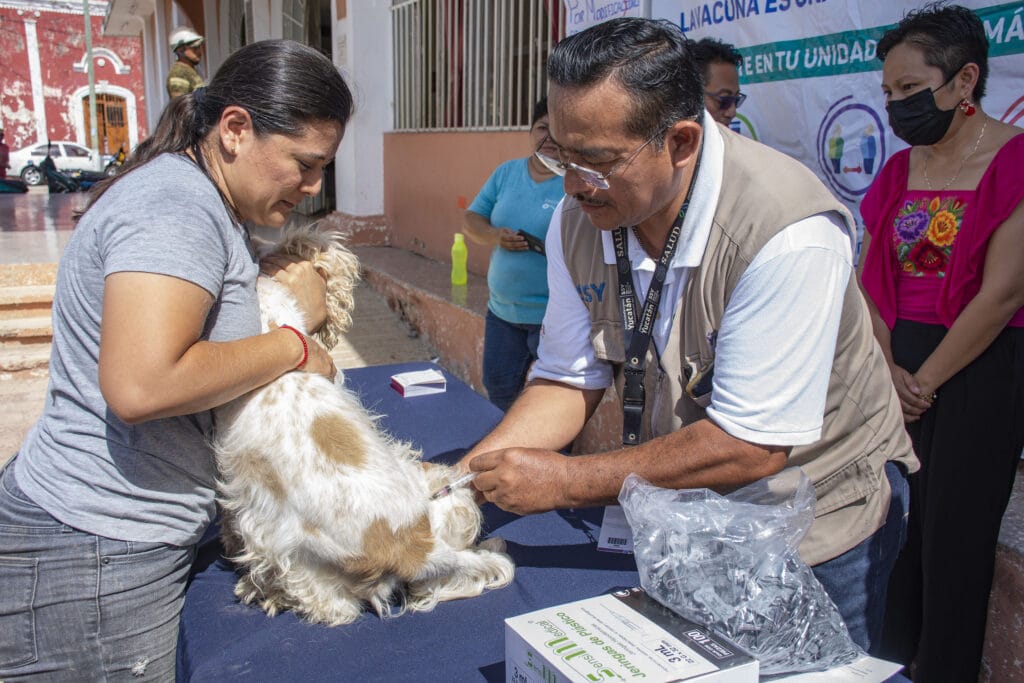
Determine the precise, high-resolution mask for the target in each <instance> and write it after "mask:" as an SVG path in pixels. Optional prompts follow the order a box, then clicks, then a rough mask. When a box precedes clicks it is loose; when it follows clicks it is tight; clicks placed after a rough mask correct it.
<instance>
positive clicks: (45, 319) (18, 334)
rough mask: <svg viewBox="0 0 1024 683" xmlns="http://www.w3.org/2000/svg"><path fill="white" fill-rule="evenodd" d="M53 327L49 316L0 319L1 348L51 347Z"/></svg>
mask: <svg viewBox="0 0 1024 683" xmlns="http://www.w3.org/2000/svg"><path fill="white" fill-rule="evenodd" d="M52 338H53V326H52V325H51V323H50V316H49V315H35V316H30V317H18V318H9V319H0V348H12V347H18V346H25V345H33V344H46V345H47V346H49V343H50V340H51V339H52Z"/></svg>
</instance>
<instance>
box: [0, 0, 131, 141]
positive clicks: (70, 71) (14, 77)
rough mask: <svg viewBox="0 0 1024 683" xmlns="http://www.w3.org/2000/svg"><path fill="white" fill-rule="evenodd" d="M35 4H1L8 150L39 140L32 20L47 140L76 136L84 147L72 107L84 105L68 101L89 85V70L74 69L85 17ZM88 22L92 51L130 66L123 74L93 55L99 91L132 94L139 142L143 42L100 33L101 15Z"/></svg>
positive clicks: (2, 115)
mask: <svg viewBox="0 0 1024 683" xmlns="http://www.w3.org/2000/svg"><path fill="white" fill-rule="evenodd" d="M39 5H40V8H39V9H35V10H31V11H27V10H24V9H14V8H9V7H0V44H2V45H3V53H4V55H3V58H2V59H0V126H2V127H3V129H4V137H5V141H6V142H7V144H8V145H10V147H11V149H12V150H14V149H19V148H21V147H24V146H25V145H29V144H32V143H35V142H38V141H39V140H38V139H37V134H36V133H37V131H36V116H35V113H34V109H33V108H34V106H35V103H34V101H33V98H32V81H31V74H30V70H29V54H28V45H27V38H26V32H25V21H26V20H34V21H35V22H36V38H37V41H38V49H39V66H40V77H41V80H42V87H43V99H44V102H45V106H46V126H47V131H46V132H47V134H48V135H49V138H50V139H51V140H74V141H76V142H79V143H82V144H86V145H87V144H88V141H87V140H86V139H84V137H83V138H81V139H80V136H79V135H78V133H77V132H76V128H75V118H74V117H75V108H81V107H82V104H81V101H80V100H79V99H78V98H75V101H70V98H71V95H72V94H73V93H74V92H75V91H77V90H78V89H80V88H83V87H87V86H88V84H89V75H88V73H87V72H86V71H75V70H74V68H73V67H74V65H75V64H77V63H79V62H82V57H83V55H84V54H85V24H84V21H83V16H82V14H81V13H78V14H69V13H63V12H56V11H50V10H47V9H46V8H45V6H44V5H45V3H39ZM91 24H92V43H93V49H94V50H96V49H98V48H105V49H107V50H110V51H111V52H113V53H114V54H115V55H117V57H118V58H119V59H120V60H121V62H123V64H124V65H125V66H127V67H130V70H129V72H128V73H127V74H118V73H116V71H115V65H114V63H113V62H112V60H111V59H109V58H106V57H104V56H102V55H101V54H94V59H93V64H94V79H95V83H96V85H97V89H98V90H100V89H101V87H102V85H103V84H109V85H111V86H118V87H120V88H124V89H126V90H129V91H131V92H132V93H134V95H135V106H136V111H137V120H138V139H139V140H141V139H143V138H145V136H146V135H147V131H146V123H145V122H146V110H145V107H146V103H145V97H144V93H145V90H144V87H143V63H142V40H141V38H107V37H104V36H103V17H100V16H93V17H92V18H91ZM86 135H88V131H86Z"/></svg>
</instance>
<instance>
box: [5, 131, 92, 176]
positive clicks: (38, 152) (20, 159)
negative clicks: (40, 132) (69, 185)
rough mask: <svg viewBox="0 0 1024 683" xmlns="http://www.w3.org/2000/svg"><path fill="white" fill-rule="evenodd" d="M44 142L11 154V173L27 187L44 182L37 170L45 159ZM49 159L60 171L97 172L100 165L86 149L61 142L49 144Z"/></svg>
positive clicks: (75, 144)
mask: <svg viewBox="0 0 1024 683" xmlns="http://www.w3.org/2000/svg"><path fill="white" fill-rule="evenodd" d="M46 146H47V144H46V143H45V142H43V143H36V144H34V145H29V146H28V147H23V148H21V149H19V150H17V151H15V152H11V161H10V163H11V172H12V174H16V175H20V176H21V179H22V180H24V181H25V182H26V183H27V184H29V185H41V184H42V183H44V182H45V181H46V178H44V177H43V172H42V171H40V170H39V164H40V162H41V161H42V160H43V159H45V158H46ZM49 146H50V158H51V159H53V163H54V164H55V165H56V166H57V169H58V170H60V171H98V170H100V163H99V161H97V158H96V155H95V154H94V153H93V152H92V150H90V149H89V148H88V147H83V146H82V145H79V144H77V143H74V142H66V141H63V140H60V141H57V142H51V143H49Z"/></svg>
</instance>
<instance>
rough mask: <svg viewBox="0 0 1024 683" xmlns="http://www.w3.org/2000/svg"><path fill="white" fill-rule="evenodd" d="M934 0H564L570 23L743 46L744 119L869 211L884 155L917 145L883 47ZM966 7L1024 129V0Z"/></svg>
mask: <svg viewBox="0 0 1024 683" xmlns="http://www.w3.org/2000/svg"><path fill="white" fill-rule="evenodd" d="M924 2H925V0H917V1H915V2H909V1H908V0H619V1H618V2H612V1H611V0H605V1H602V0H565V5H566V10H567V24H566V25H567V31H566V32H567V33H568V34H572V33H576V32H578V31H581V30H583V29H584V28H587V27H588V26H591V25H593V24H596V23H600V22H601V21H605V20H607V19H611V18H613V17H619V16H649V17H654V18H656V19H667V20H669V21H671V22H672V23H674V24H676V25H678V26H679V27H680V28H681V29H682V30H683V32H685V33H686V35H687V36H689V37H690V38H694V39H699V38H704V37H709V36H710V37H714V38H718V39H719V40H723V41H725V42H727V43H731V44H733V45H734V46H735V47H736V49H737V50H738V51H739V52H740V54H741V55H742V56H743V65H742V66H741V67H740V88H741V89H742V91H743V92H745V93H746V94H747V95H748V96H749V97H748V98H747V100H746V102H744V104H743V107H742V109H740V110H739V111H738V112H737V116H736V118H735V119H734V120H733V123H732V125H733V128H734V129H735V130H737V131H739V132H740V133H742V134H744V135H747V136H748V137H752V138H755V139H757V140H760V141H761V142H764V143H765V144H767V145H770V146H771V147H774V148H775V149H778V150H780V151H782V152H785V153H786V154H789V155H791V156H793V157H796V158H797V159H799V160H800V161H802V162H803V163H804V164H806V165H807V166H809V167H810V168H811V169H812V170H813V171H814V172H815V173H816V174H817V175H818V177H820V178H821V179H822V181H824V182H825V184H826V185H827V186H828V187H829V189H830V190H832V192H833V193H834V194H835V195H836V196H837V197H838V198H840V199H841V200H842V201H843V202H845V203H846V205H847V206H849V207H850V209H851V210H852V211H853V213H854V215H855V216H857V218H858V220H860V211H859V206H860V200H861V199H862V198H863V196H864V193H866V192H867V190H868V187H870V185H871V182H872V181H873V180H874V178H875V176H876V175H877V174H878V172H879V170H880V169H881V167H882V165H883V164H884V163H885V160H886V159H888V158H889V157H890V156H892V154H893V152H895V151H897V150H899V149H903V148H905V147H906V144H905V143H903V142H902V141H901V140H900V139H899V138H897V137H895V136H894V135H893V134H892V131H891V130H889V125H888V114H887V113H886V110H885V98H884V97H883V95H882V90H881V81H882V74H881V70H882V63H881V62H880V61H879V60H878V58H877V56H876V54H875V48H876V46H877V44H878V40H879V38H881V37H882V34H883V33H885V31H886V30H887V29H889V28H891V27H892V26H893V25H895V24H896V23H897V22H898V21H899V20H900V19H901V18H902V17H903V15H904V14H906V13H907V12H908V11H910V10H913V9H917V8H918V7H920V6H922V5H923V4H924ZM960 4H962V5H963V6H965V7H969V8H970V9H972V10H974V11H975V12H977V14H978V15H979V16H980V17H981V19H982V21H983V22H984V24H985V30H986V32H987V34H988V39H989V67H990V71H989V79H988V87H987V93H986V95H985V98H984V100H983V101H982V105H983V106H984V108H985V111H986V113H988V114H989V115H990V116H993V117H995V118H997V119H999V120H1001V121H1005V122H1007V123H1013V124H1016V125H1020V126H1022V127H1024V0H1016V1H1014V2H1000V1H998V0H960ZM648 5H649V6H648Z"/></svg>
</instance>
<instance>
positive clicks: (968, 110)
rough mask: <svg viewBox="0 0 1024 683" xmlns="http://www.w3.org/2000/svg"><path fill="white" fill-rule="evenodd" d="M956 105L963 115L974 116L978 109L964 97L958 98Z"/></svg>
mask: <svg viewBox="0 0 1024 683" xmlns="http://www.w3.org/2000/svg"><path fill="white" fill-rule="evenodd" d="M957 106H959V107H960V111H962V112H963V113H964V116H974V114H975V112H977V111H978V110H977V108H976V107H975V106H974V103H973V102H971V101H970V100H969V99H967V98H966V97H965V98H963V99H962V100H960V104H959V105H957Z"/></svg>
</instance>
